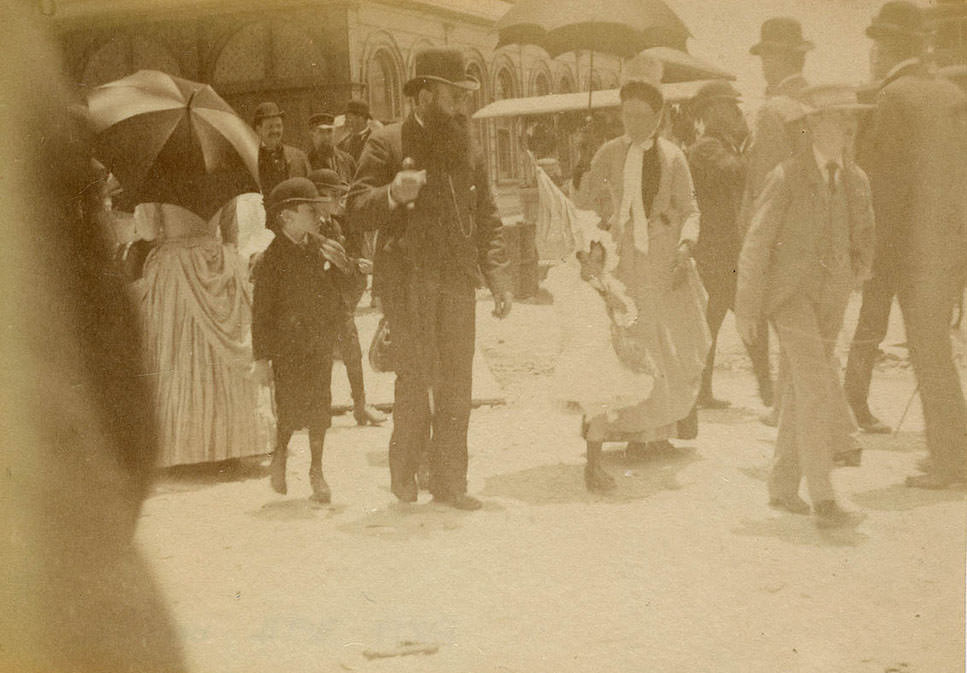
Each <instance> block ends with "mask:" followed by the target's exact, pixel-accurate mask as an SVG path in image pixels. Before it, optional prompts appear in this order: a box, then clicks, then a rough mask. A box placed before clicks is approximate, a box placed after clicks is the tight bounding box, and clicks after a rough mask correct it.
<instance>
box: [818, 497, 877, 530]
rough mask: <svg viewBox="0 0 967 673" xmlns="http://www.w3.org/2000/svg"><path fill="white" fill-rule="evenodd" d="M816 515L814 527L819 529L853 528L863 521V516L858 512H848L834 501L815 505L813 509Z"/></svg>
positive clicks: (824, 501)
mask: <svg viewBox="0 0 967 673" xmlns="http://www.w3.org/2000/svg"><path fill="white" fill-rule="evenodd" d="M813 511H814V512H815V513H816V526H817V527H819V528H843V527H845V526H855V525H856V524H858V523H859V522H860V521H862V520H863V518H864V517H863V515H862V514H860V513H859V512H848V511H847V510H845V509H843V508H842V507H840V506H839V505H837V504H836V501H835V500H823V501H822V502H818V503H816V506H815V507H813Z"/></svg>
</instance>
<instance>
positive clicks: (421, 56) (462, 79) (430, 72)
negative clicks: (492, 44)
mask: <svg viewBox="0 0 967 673" xmlns="http://www.w3.org/2000/svg"><path fill="white" fill-rule="evenodd" d="M428 81H429V82H445V83H447V84H452V85H453V86H455V87H458V88H460V89H465V90H466V91H476V90H477V89H479V88H480V82H478V81H477V80H476V79H474V78H473V77H471V76H470V75H468V74H467V65H466V62H465V61H464V58H463V52H462V51H460V50H459V49H455V48H453V47H431V48H429V49H424V50H423V51H420V52H417V54H416V59H415V61H414V64H413V77H412V78H411V79H410V80H409V81H408V82H407V83H406V84H404V85H403V95H405V96H410V97H413V96H415V95H416V94H417V93H418V92H419V90H420V87H421V86H422V85H423V84H424V83H426V82H428Z"/></svg>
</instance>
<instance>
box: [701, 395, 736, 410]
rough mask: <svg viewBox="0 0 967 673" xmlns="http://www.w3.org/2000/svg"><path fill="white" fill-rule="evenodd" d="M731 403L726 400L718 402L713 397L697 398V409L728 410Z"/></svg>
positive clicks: (717, 399)
mask: <svg viewBox="0 0 967 673" xmlns="http://www.w3.org/2000/svg"><path fill="white" fill-rule="evenodd" d="M731 406H732V403H731V402H729V401H728V400H720V399H719V398H717V397H715V396H713V395H703V396H701V397H699V398H698V408H699V409H728V408H729V407H731Z"/></svg>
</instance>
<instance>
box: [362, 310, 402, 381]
mask: <svg viewBox="0 0 967 673" xmlns="http://www.w3.org/2000/svg"><path fill="white" fill-rule="evenodd" d="M392 350H393V342H392V340H391V339H390V329H389V322H388V321H387V320H386V316H383V317H382V318H380V319H379V324H378V325H377V326H376V334H374V335H373V340H372V342H371V343H370V344H369V366H370V367H372V368H373V371H374V372H380V373H382V372H391V371H394V370H395V369H396V366H395V363H394V362H393V352H392Z"/></svg>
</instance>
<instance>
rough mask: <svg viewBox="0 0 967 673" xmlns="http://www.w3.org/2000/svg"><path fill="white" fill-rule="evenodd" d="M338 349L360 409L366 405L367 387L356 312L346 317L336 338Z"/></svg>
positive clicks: (355, 401) (355, 402)
mask: <svg viewBox="0 0 967 673" xmlns="http://www.w3.org/2000/svg"><path fill="white" fill-rule="evenodd" d="M336 348H337V349H338V350H339V354H340V355H341V356H342V362H343V364H344V365H346V378H348V379H349V389H350V391H351V392H352V396H353V403H354V405H355V406H356V407H357V408H358V407H360V406H362V405H365V404H366V386H365V384H364V383H363V349H362V346H360V344H359V331H358V330H357V329H356V316H355V312H350V313H348V314H347V315H346V316H345V317H344V322H343V324H342V328H341V329H340V330H339V334H338V335H337V336H336Z"/></svg>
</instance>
